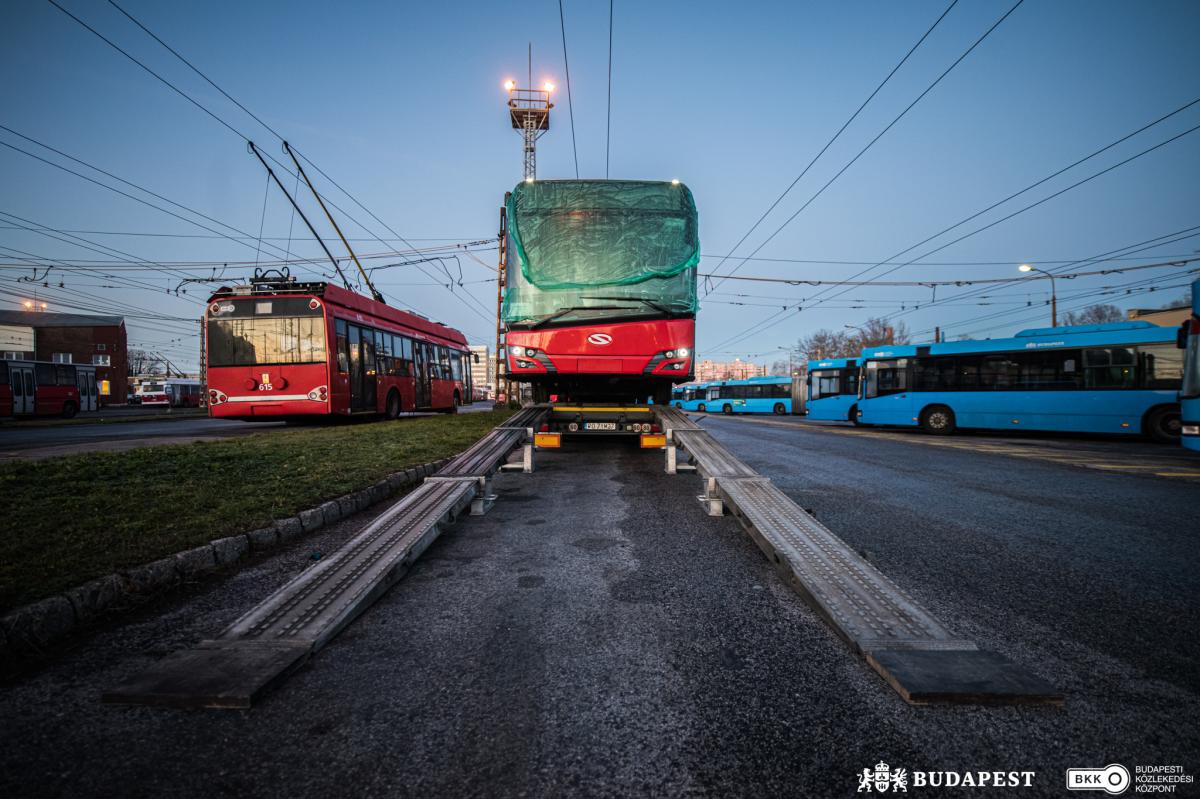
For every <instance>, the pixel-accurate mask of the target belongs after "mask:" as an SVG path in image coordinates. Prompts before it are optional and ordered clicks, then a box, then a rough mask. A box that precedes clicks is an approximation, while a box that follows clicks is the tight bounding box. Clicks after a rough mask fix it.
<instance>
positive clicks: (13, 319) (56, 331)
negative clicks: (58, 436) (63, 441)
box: [0, 310, 129, 405]
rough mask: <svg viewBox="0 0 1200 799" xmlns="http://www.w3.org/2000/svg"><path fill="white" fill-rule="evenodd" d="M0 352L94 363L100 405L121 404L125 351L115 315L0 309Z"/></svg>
mask: <svg viewBox="0 0 1200 799" xmlns="http://www.w3.org/2000/svg"><path fill="white" fill-rule="evenodd" d="M0 356H2V357H4V358H6V359H9V360H22V359H24V360H35V361H53V362H55V363H85V364H94V365H95V367H96V385H97V386H98V388H99V394H100V397H99V399H100V404H101V405H123V404H124V403H125V398H126V392H127V390H128V386H129V378H128V372H129V353H128V342H127V339H126V335H125V320H124V319H123V318H122V317H120V316H88V315H85V314H69V313H48V312H46V311H3V310H0Z"/></svg>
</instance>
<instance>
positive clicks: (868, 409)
mask: <svg viewBox="0 0 1200 799" xmlns="http://www.w3.org/2000/svg"><path fill="white" fill-rule="evenodd" d="M1175 339H1176V333H1175V330H1174V329H1173V328H1164V327H1158V326H1157V325H1152V324H1150V323H1149V322H1116V323H1113V324H1104V325H1079V326H1075V327H1048V328H1038V329H1032V330H1022V331H1021V332H1020V333H1018V334H1017V335H1016V337H1014V338H1009V339H989V340H985V341H951V342H942V343H937V344H922V345H889V346H883V347H873V348H870V349H867V350H864V351H863V354H862V359H861V365H862V379H861V386H860V394H861V398H860V399H859V401H858V413H859V422H860V423H861V424H871V425H898V426H908V427H915V426H918V425H919V426H920V427H921V428H923V429H924V430H925V431H927V432H929V433H935V434H941V435H946V434H949V433H953V432H954V431H955V430H956V429H957V428H960V427H962V428H978V429H990V430H1002V429H1003V430H1015V429H1025V430H1049V431H1059V432H1078V433H1123V434H1134V435H1136V434H1139V433H1144V434H1146V435H1148V436H1150V437H1152V438H1154V439H1155V440H1157V441H1178V440H1179V431H1180V416H1179V402H1178V397H1177V395H1178V392H1179V388H1180V383H1181V379H1182V367H1183V358H1182V354H1181V353H1180V351H1179V349H1178V348H1177V347H1176V345H1175V344H1176V342H1175Z"/></svg>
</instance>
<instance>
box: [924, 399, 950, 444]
mask: <svg viewBox="0 0 1200 799" xmlns="http://www.w3.org/2000/svg"><path fill="white" fill-rule="evenodd" d="M957 428H958V424H957V423H956V422H955V421H954V411H952V410H950V409H949V408H947V407H946V406H945V405H930V406H929V407H928V408H926V409H925V410H923V411H921V429H922V430H924V431H925V432H926V433H931V434H933V435H935V436H948V435H950V434H951V433H953V432H954V431H955V430H956V429H957Z"/></svg>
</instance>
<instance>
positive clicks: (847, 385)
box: [805, 358, 858, 424]
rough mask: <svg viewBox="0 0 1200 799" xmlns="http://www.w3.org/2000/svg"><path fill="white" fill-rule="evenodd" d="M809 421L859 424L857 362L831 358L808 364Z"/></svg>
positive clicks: (855, 359)
mask: <svg viewBox="0 0 1200 799" xmlns="http://www.w3.org/2000/svg"><path fill="white" fill-rule="evenodd" d="M807 390H808V399H807V400H806V401H805V409H806V412H807V414H808V418H809V419H823V420H825V421H831V422H854V423H855V424H858V359H857V358H828V359H826V360H823V361H809V362H808V377H807Z"/></svg>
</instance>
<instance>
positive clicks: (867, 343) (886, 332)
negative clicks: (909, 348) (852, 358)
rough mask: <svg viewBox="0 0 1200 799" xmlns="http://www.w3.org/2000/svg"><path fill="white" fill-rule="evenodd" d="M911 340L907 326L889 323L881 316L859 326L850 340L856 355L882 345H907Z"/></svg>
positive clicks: (899, 323) (900, 323)
mask: <svg viewBox="0 0 1200 799" xmlns="http://www.w3.org/2000/svg"><path fill="white" fill-rule="evenodd" d="M911 340H912V337H911V336H910V335H909V332H908V325H906V324H904V323H903V322H889V321H888V320H887V318H886V317H881V316H877V317H873V318H871V319H868V320H867V321H866V322H864V323H863V324H861V325H859V326H858V327H857V328H855V332H854V335H853V336H852V338H851V342H852V343H853V350H854V352H856V353H857V352H861V351H862V350H865V349H866V348H868V347H878V346H880V345H883V344H908V343H909V342H910V341H911Z"/></svg>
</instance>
